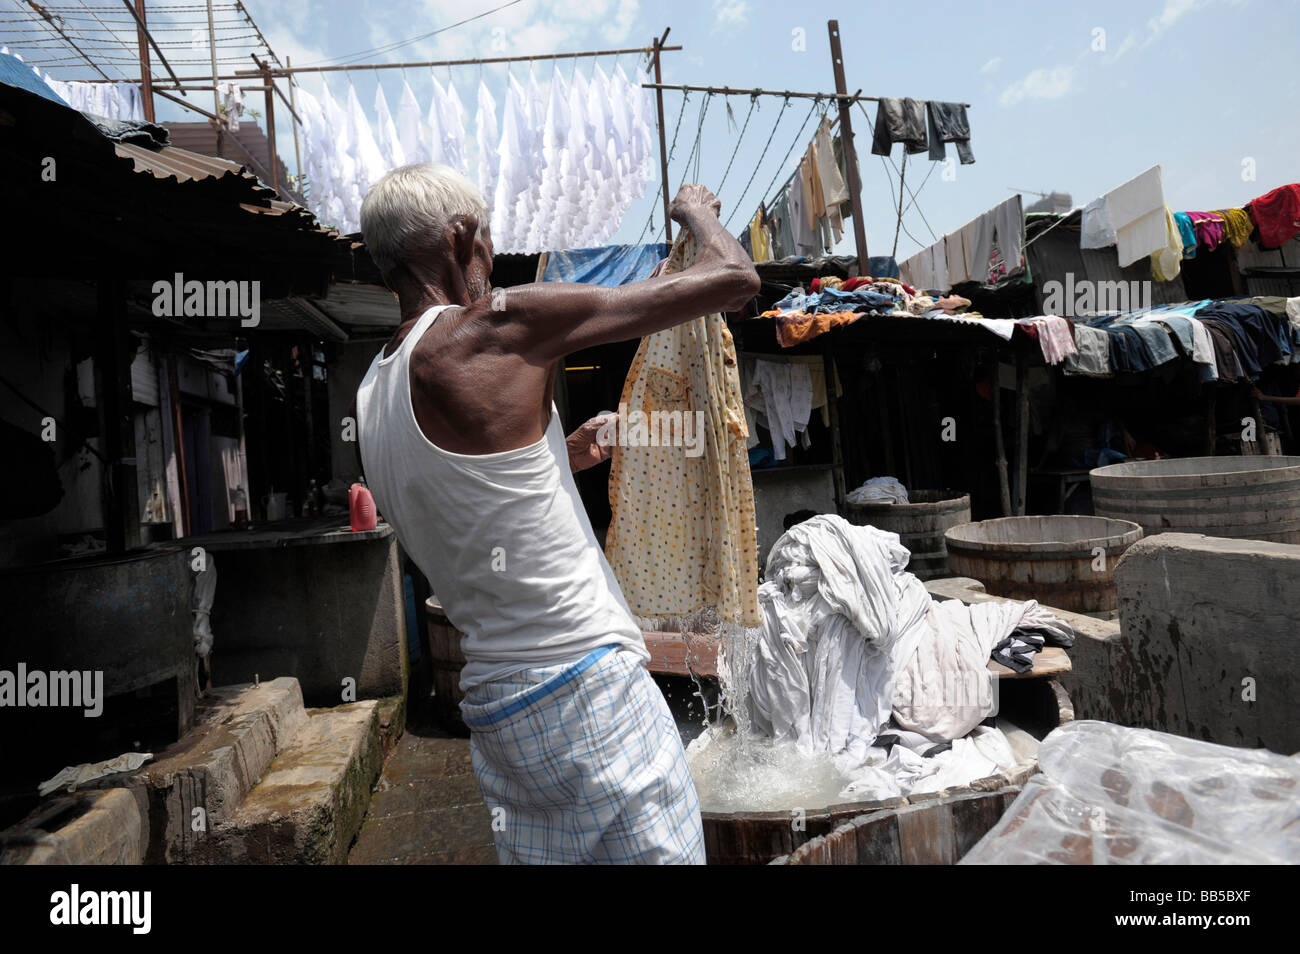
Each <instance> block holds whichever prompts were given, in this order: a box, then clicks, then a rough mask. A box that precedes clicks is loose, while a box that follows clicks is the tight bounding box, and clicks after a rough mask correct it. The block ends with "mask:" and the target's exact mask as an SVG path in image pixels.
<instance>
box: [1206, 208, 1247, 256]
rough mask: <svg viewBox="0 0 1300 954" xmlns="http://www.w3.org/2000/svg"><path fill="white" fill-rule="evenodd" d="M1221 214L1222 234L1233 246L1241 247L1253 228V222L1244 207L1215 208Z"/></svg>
mask: <svg viewBox="0 0 1300 954" xmlns="http://www.w3.org/2000/svg"><path fill="white" fill-rule="evenodd" d="M1214 211H1215V212H1216V213H1217V214H1219V215H1221V216H1223V234H1224V235H1226V236H1227V238H1228V241H1229V242H1231V243H1232V247H1233V248H1241V247H1242V246H1243V245H1245V244H1246V243H1247V242H1248V241H1250V233H1251V232H1253V231H1254V230H1255V223H1254V222H1252V221H1251V220H1250V214H1249V213H1247V212H1246V210H1245V209H1215V210H1214Z"/></svg>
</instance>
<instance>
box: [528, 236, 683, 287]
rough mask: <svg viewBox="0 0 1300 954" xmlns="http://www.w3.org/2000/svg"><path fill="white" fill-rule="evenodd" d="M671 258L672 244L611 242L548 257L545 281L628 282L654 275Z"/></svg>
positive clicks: (622, 283)
mask: <svg viewBox="0 0 1300 954" xmlns="http://www.w3.org/2000/svg"><path fill="white" fill-rule="evenodd" d="M667 257H668V246H667V245H664V244H662V243H658V244H655V245H607V246H605V247H604V248H573V249H569V250H567V251H564V252H551V253H549V254H548V255H547V259H546V272H545V273H544V274H543V276H542V281H544V282H581V283H582V284H584V285H626V284H628V283H629V282H638V281H641V280H642V279H646V278H649V277H650V273H651V272H653V271H654V270H655V266H656V265H658V264H659V262H660V261H662V260H663V259H665V258H667Z"/></svg>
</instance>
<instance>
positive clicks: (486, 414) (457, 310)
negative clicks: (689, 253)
mask: <svg viewBox="0 0 1300 954" xmlns="http://www.w3.org/2000/svg"><path fill="white" fill-rule="evenodd" d="M719 208H720V206H719V203H718V201H717V200H716V198H715V197H714V196H713V195H712V194H711V193H710V192H709V191H708V190H707V189H705V188H703V187H702V186H685V187H683V188H682V190H681V191H680V192H679V193H678V195H677V198H676V200H675V201H674V203H673V207H672V215H673V218H674V219H676V220H677V221H678V222H680V223H682V225H684V226H685V227H687V228H689V229H690V230H691V231H692V232H693V233H694V235H695V237H696V239H697V240H698V243H699V254H698V257H697V260H696V264H695V265H694V266H693V267H691V268H689V269H686V270H684V271H681V272H679V273H676V274H672V275H666V276H663V277H657V278H652V279H649V280H646V281H641V282H636V283H634V284H631V285H625V286H622V287H619V288H603V287H598V286H590V285H577V284H560V283H547V284H535V285H523V286H519V287H515V288H510V289H504V290H502V289H497V290H491V289H490V288H489V285H488V277H489V275H490V274H491V272H492V241H491V238H490V237H489V235H488V223H487V209H486V205H485V203H484V201H483V198H482V196H481V195H480V194H479V192H478V190H477V189H475V188H474V186H473V184H471V183H470V182H469V180H468V179H466V178H465V177H464V176H462V175H460V174H459V173H457V172H455V171H453V170H452V169H449V168H447V167H446V166H441V165H436V164H432V163H426V164H420V165H412V166H405V167H403V168H400V169H395V170H394V171H392V172H390V173H389V174H388V175H386V176H385V177H384V178H383V179H381V180H380V181H379V182H378V183H376V184H375V185H374V186H373V187H372V188H371V190H370V192H369V193H368V194H367V196H366V199H365V202H364V204H363V205H362V209H361V230H362V233H363V234H364V236H365V241H366V247H367V248H368V249H369V251H370V254H371V257H372V258H373V259H374V261H375V264H376V265H377V266H378V267H379V269H380V271H381V273H382V274H383V276H384V280H385V281H386V282H387V283H388V286H389V288H391V289H392V290H393V291H394V292H396V294H397V297H398V301H399V303H400V306H401V318H402V324H401V325H400V327H399V328H398V329H397V332H396V334H395V335H394V336H393V339H392V340H391V341H390V342H389V343H388V344H387V346H386V347H385V348H384V349H383V351H382V352H381V353H380V354H378V355H376V357H375V360H374V363H373V364H372V365H371V366H370V370H369V371H368V372H367V373H366V376H365V379H364V380H363V381H362V383H361V387H360V389H359V391H358V393H357V415H358V424H359V433H360V445H361V458H362V462H363V464H364V467H365V473H366V478H367V480H368V482H369V486H370V488H371V491H372V492H373V494H374V497H375V501H376V504H377V505H378V508H379V510H380V512H381V513H382V514H383V515H384V517H385V518H387V520H388V521H389V523H391V524H392V525H393V527H394V529H395V530H396V531H397V536H398V539H400V540H401V543H402V546H403V547H404V548H405V549H406V551H407V552H408V553H409V554H410V556H411V558H412V559H413V560H414V561H415V563H416V564H417V565H418V566H419V567H420V569H421V570H422V571H423V572H424V574H425V575H426V576H427V577H428V578H429V582H430V584H431V585H432V586H433V589H434V591H435V592H436V593H437V594H438V597H439V599H440V600H441V601H442V605H443V608H444V609H445V611H446V613H447V617H448V619H450V620H451V621H452V622H453V623H454V624H455V625H456V628H457V629H459V630H460V631H461V632H462V633H464V634H465V635H464V639H463V640H462V648H463V650H464V653H465V660H466V663H465V668H464V670H463V674H462V676H461V688H462V689H463V690H464V691H465V693H466V695H465V700H464V702H463V703H462V704H461V710H462V713H463V714H464V718H465V723H466V725H468V726H469V728H470V739H471V753H472V757H473V764H474V771H475V773H476V774H477V776H478V780H479V785H480V787H481V789H482V791H483V797H484V799H485V800H486V801H487V804H488V806H489V808H490V809H491V810H492V817H493V829H494V832H495V837H496V843H497V853H498V856H499V857H500V859H501V861H502V862H503V863H519V862H523V863H539V862H569V863H599V862H606V863H620V862H622V863H699V862H702V861H703V859H704V847H703V841H702V836H701V829H700V816H699V802H698V799H697V797H696V793H695V787H694V783H693V782H692V779H691V775H690V771H689V769H688V767H687V764H686V758H685V753H684V752H683V750H682V745H681V740H680V738H679V736H678V734H677V730H676V726H675V724H674V722H673V718H672V716H671V714H670V713H669V711H668V707H667V705H666V703H665V702H664V699H663V696H662V694H661V693H660V692H659V689H658V687H657V686H656V685H655V683H654V681H653V680H652V679H651V677H650V675H649V673H648V672H647V671H646V670H645V667H644V664H645V661H646V660H647V659H648V658H649V654H648V653H647V652H646V649H645V644H644V642H643V640H642V638H641V631H640V628H639V627H638V626H637V624H636V621H635V619H634V618H633V616H632V613H631V611H630V610H629V609H628V605H627V601H626V600H625V599H624V598H623V594H622V591H621V590H620V589H619V585H618V581H617V580H616V579H615V578H614V575H613V573H612V572H611V571H610V568H609V564H608V563H607V562H606V561H605V557H604V554H603V553H601V550H600V547H599V545H598V544H597V542H596V538H595V535H594V534H593V532H592V529H591V523H590V521H589V520H588V519H587V515H586V512H585V510H584V509H583V506H582V502H581V500H580V499H579V497H578V492H577V487H576V485H575V483H574V480H573V475H572V473H571V470H572V469H575V468H578V469H580V468H581V467H583V466H590V465H591V464H594V463H596V462H597V461H599V460H600V459H602V458H603V457H604V456H605V453H603V452H602V451H601V450H600V449H599V448H597V447H594V446H593V445H594V439H595V433H596V427H595V426H593V422H588V424H587V425H585V426H584V428H580V429H579V431H578V432H575V434H574V435H573V436H572V437H570V438H569V440H568V442H567V443H566V439H565V437H564V434H563V432H562V431H561V430H560V420H559V415H558V413H557V411H556V408H555V405H554V403H553V402H552V387H553V385H554V382H555V375H556V373H557V371H558V370H559V369H560V365H561V361H562V360H563V358H564V356H565V355H566V354H569V353H571V352H574V351H578V350H580V349H582V348H589V347H591V346H593V345H599V344H607V343H609V342H614V341H624V340H628V339H633V338H638V337H641V336H642V335H648V334H652V333H654V332H656V331H660V330H662V329H664V328H668V327H671V326H673V325H675V324H678V323H680V322H683V321H688V320H690V319H692V318H696V317H699V316H700V315H706V314H711V313H713V312H718V311H727V310H735V309H737V308H739V307H740V306H741V305H743V304H744V303H745V302H747V301H748V300H749V299H751V298H752V297H753V296H754V295H755V294H757V292H758V286H759V282H758V276H757V274H756V273H755V271H754V267H753V265H752V264H751V263H750V261H749V257H748V256H747V255H746V254H745V252H744V250H743V249H741V247H740V245H739V244H738V243H737V242H736V240H735V239H734V238H732V237H731V236H730V235H729V234H727V232H726V231H724V230H723V228H722V226H721V224H720V223H719V222H718V218H717V216H718V211H719Z"/></svg>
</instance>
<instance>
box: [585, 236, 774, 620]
mask: <svg viewBox="0 0 1300 954" xmlns="http://www.w3.org/2000/svg"><path fill="white" fill-rule="evenodd" d="M695 254H696V246H695V239H694V236H692V235H691V234H690V233H689V232H685V231H683V233H682V234H681V235H680V236H679V237H678V239H677V242H676V243H674V245H673V248H672V251H671V252H670V253H669V256H668V262H667V265H666V267H665V269H664V272H665V273H666V274H667V273H672V272H677V271H681V270H682V269H684V268H687V267H688V266H690V265H691V263H693V262H694V261H695ZM619 410H620V412H623V411H625V412H626V415H627V417H626V419H625V420H624V421H623V422H622V425H621V426H622V427H626V428H628V430H627V433H628V435H629V436H628V439H627V441H626V442H625V443H626V445H627V446H622V445H623V443H624V442H620V444H619V445H616V446H615V447H614V453H613V457H612V465H611V468H610V474H609V505H610V510H611V511H612V512H613V515H612V517H611V519H610V525H609V533H608V535H607V536H606V542H605V556H606V558H607V559H608V560H609V565H610V567H611V568H612V569H613V571H614V575H615V577H617V579H618V582H619V585H620V586H621V587H622V589H623V595H624V596H625V597H626V598H627V602H628V606H629V607H631V609H632V612H633V613H635V614H637V615H638V616H641V617H647V618H652V619H670V618H680V617H686V616H689V615H691V614H692V613H694V612H696V611H697V610H701V609H704V608H706V607H712V608H714V609H716V611H717V614H718V617H719V620H720V621H721V622H722V623H730V624H737V625H743V626H746V627H752V626H760V625H762V617H761V615H760V613H759V608H758V529H757V526H756V524H755V518H754V485H753V481H752V480H751V478H750V473H749V454H748V451H747V449H746V446H745V444H746V440H747V438H748V437H749V431H748V428H747V427H746V425H745V409H744V400H743V395H742V393H741V390H740V374H739V370H738V368H737V365H736V347H735V343H734V342H733V341H732V338H731V332H730V331H729V330H728V329H727V323H726V321H725V320H724V319H723V317H722V315H720V314H713V315H706V316H704V317H702V318H695V319H693V320H691V321H687V322H684V323H682V324H680V325H677V326H675V327H673V328H668V329H666V330H664V331H660V332H657V333H656V334H653V335H649V336H647V337H645V338H642V339H641V344H640V347H638V348H637V352H636V356H635V357H634V358H633V359H632V367H631V369H630V370H629V371H628V375H627V381H626V383H625V384H624V386H623V395H622V399H621V401H620V408H619ZM637 412H640V414H641V415H642V417H641V420H642V421H644V422H647V428H646V430H647V431H649V432H650V433H651V434H654V435H655V436H660V435H662V434H663V433H664V432H665V429H664V427H663V425H662V424H660V425H659V426H657V427H656V425H655V421H656V420H658V421H660V422H662V421H664V420H669V421H671V420H672V419H673V418H672V415H673V414H674V413H677V414H679V415H680V418H681V419H682V420H683V421H684V420H685V419H687V418H689V420H690V424H689V425H685V426H684V427H683V428H682V430H681V431H679V433H684V434H686V436H687V437H690V438H691V439H692V440H691V442H690V443H691V446H690V447H683V446H647V444H645V443H642V442H640V441H639V440H638V439H637V438H638V435H637V434H636V433H635V432H634V431H633V430H632V429H631V426H630V425H631V424H632V423H633V418H634V417H635V416H637ZM655 412H658V413H659V415H660V416H659V417H658V418H656V417H654V416H652V415H654V413H655ZM665 412H666V413H665ZM696 412H703V422H702V423H703V426H702V428H700V429H699V431H698V432H697V431H696V430H695V426H696V425H695V422H696V421H697V420H698V419H699V417H698V415H697V414H696ZM686 427H689V429H690V430H689V431H687V430H686ZM696 448H698V449H699V450H700V451H701V452H700V453H698V454H695V455H694V456H692V455H691V454H688V453H687V451H688V450H690V451H694V450H695V449H696Z"/></svg>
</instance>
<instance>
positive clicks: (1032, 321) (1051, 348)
mask: <svg viewBox="0 0 1300 954" xmlns="http://www.w3.org/2000/svg"><path fill="white" fill-rule="evenodd" d="M1020 324H1022V325H1028V326H1030V327H1032V328H1034V329H1036V330H1037V332H1038V346H1039V347H1040V348H1041V349H1042V351H1043V360H1044V361H1046V362H1047V363H1048V364H1060V363H1061V362H1062V361H1064V360H1065V359H1066V358H1069V357H1073V356H1074V355H1076V354H1078V353H1079V352H1078V349H1077V348H1076V347H1075V346H1074V336H1073V335H1072V334H1071V333H1070V323H1069V322H1068V321H1066V320H1065V319H1064V318H1060V317H1058V316H1056V315H1040V316H1038V317H1037V318H1023V319H1021V321H1020Z"/></svg>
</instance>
